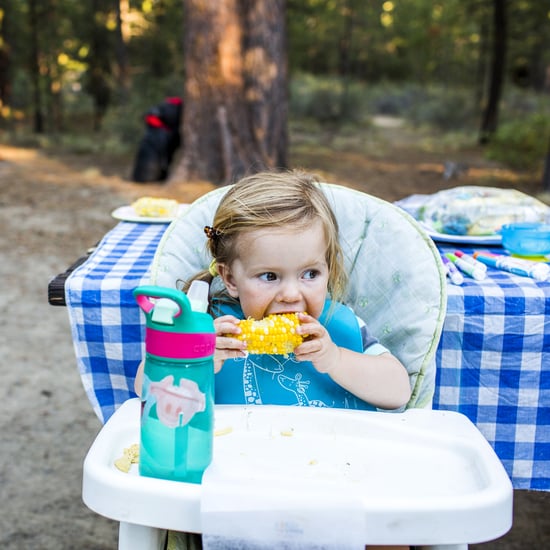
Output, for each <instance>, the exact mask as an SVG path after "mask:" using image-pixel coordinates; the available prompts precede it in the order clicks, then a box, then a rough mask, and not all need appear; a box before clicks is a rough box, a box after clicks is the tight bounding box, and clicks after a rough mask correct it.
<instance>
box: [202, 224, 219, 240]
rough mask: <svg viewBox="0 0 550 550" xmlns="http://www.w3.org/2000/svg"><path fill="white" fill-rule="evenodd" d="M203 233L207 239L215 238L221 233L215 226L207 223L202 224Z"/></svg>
mask: <svg viewBox="0 0 550 550" xmlns="http://www.w3.org/2000/svg"><path fill="white" fill-rule="evenodd" d="M204 233H205V235H206V236H207V237H208V238H209V239H212V240H216V239H217V238H218V237H219V236H220V235H221V234H222V232H221V231H220V230H219V229H216V228H215V227H210V226H209V225H205V226H204Z"/></svg>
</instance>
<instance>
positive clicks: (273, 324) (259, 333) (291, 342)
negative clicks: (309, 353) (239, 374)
mask: <svg viewBox="0 0 550 550" xmlns="http://www.w3.org/2000/svg"><path fill="white" fill-rule="evenodd" d="M299 324H300V321H299V320H298V314H296V313H282V314H279V315H268V316H267V317H264V318H263V319H261V320H260V321H256V320H254V319H245V320H242V321H240V322H239V327H240V328H241V332H240V334H238V335H237V336H236V337H237V338H238V339H239V340H245V341H246V342H247V348H246V350H247V351H248V353H253V354H258V353H269V354H273V355H288V354H289V353H292V352H293V351H294V348H296V347H297V346H299V345H300V344H301V343H302V341H303V337H302V335H300V334H297V333H296V327H297V326H298V325H299ZM232 336H233V337H235V335H232Z"/></svg>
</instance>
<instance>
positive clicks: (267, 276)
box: [260, 271, 277, 281]
mask: <svg viewBox="0 0 550 550" xmlns="http://www.w3.org/2000/svg"><path fill="white" fill-rule="evenodd" d="M260 279H262V280H264V281H276V280H277V275H275V273H273V272H272V271H268V272H267V273H262V274H261V275H260Z"/></svg>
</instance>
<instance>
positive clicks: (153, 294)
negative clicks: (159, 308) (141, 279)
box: [134, 285, 191, 318]
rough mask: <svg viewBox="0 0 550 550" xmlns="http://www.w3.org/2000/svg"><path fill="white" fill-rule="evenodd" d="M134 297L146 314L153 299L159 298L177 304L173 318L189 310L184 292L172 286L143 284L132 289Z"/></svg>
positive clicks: (151, 308)
mask: <svg viewBox="0 0 550 550" xmlns="http://www.w3.org/2000/svg"><path fill="white" fill-rule="evenodd" d="M134 297H135V299H136V302H137V303H138V305H139V307H140V308H141V309H142V310H143V311H144V312H145V313H146V314H149V313H151V311H152V310H153V309H154V307H155V302H153V300H158V299H161V298H166V299H168V300H172V301H173V302H175V303H176V305H177V306H178V311H177V312H176V313H175V314H174V318H176V317H179V316H180V315H181V314H182V312H185V313H186V314H187V313H189V312H190V311H191V305H190V303H189V299H188V298H187V296H186V295H185V293H184V292H181V291H180V290H176V289H173V288H166V287H162V286H154V285H144V286H140V287H138V288H136V289H135V290H134Z"/></svg>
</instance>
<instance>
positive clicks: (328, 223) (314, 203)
mask: <svg viewBox="0 0 550 550" xmlns="http://www.w3.org/2000/svg"><path fill="white" fill-rule="evenodd" d="M315 220H320V221H321V224H322V227H323V232H324V236H325V240H326V243H327V250H326V261H327V265H328V268H329V280H328V291H329V293H330V295H331V297H332V299H333V300H340V299H341V298H342V297H343V295H344V293H345V288H346V284H347V276H346V273H345V270H344V257H343V253H342V248H341V247H340V243H339V239H338V222H337V221H336V217H335V215H334V212H333V211H332V208H331V206H330V204H329V202H328V200H327V198H326V196H325V194H324V193H323V191H322V190H321V188H320V187H319V185H318V183H317V180H316V178H315V177H314V176H312V175H311V174H308V173H305V172H301V171H282V172H260V173H257V174H253V175H251V176H247V177H245V178H243V179H241V180H240V181H239V182H237V183H236V184H235V185H233V186H232V187H231V188H230V189H229V191H228V192H227V193H226V194H225V195H224V197H223V198H222V200H221V202H220V204H219V206H218V208H217V210H216V213H215V215H214V219H213V222H212V231H211V236H210V238H209V239H208V243H207V246H208V249H209V251H210V253H211V255H212V257H213V258H214V260H215V262H216V263H223V264H226V265H231V263H232V262H233V261H234V260H235V258H236V257H237V240H238V237H239V235H241V234H242V233H243V232H247V231H254V230H257V229H265V228H270V227H273V228H275V227H276V228H279V227H287V226H293V227H296V228H304V227H307V226H309V225H310V224H311V223H312V222H313V221H315ZM205 275H206V274H205V273H204V272H203V273H202V276H198V277H195V278H203V279H204V278H207V279H208V276H207V275H206V276H205Z"/></svg>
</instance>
